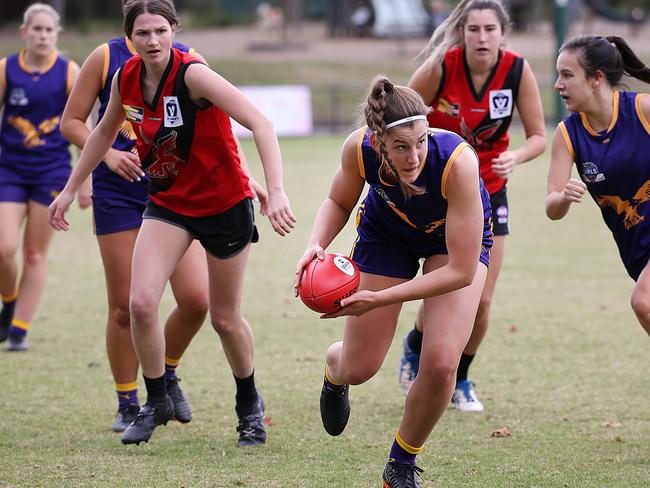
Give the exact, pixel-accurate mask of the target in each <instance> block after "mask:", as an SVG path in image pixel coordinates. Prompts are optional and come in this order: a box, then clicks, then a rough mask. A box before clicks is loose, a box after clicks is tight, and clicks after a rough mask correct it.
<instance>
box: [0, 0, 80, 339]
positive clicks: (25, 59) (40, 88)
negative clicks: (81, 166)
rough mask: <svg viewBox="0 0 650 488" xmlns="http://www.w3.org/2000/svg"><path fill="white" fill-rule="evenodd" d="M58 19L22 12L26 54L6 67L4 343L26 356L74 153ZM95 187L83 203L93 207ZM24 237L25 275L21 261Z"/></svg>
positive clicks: (35, 9) (2, 72)
mask: <svg viewBox="0 0 650 488" xmlns="http://www.w3.org/2000/svg"><path fill="white" fill-rule="evenodd" d="M59 30H60V25H59V15H58V14H57V12H56V10H54V9H53V8H52V7H51V6H49V5H45V4H43V3H35V4H33V5H31V6H30V7H29V8H27V10H26V11H25V13H24V16H23V24H22V25H21V26H20V35H21V36H22V38H23V40H24V41H25V48H24V49H23V50H22V51H20V52H19V53H17V54H14V55H11V56H7V57H6V58H3V59H1V60H0V108H2V109H3V116H2V127H1V129H0V223H1V224H0V225H1V226H2V230H1V231H0V295H1V296H2V311H1V312H0V342H3V341H5V340H7V339H9V345H8V350H9V351H24V350H26V349H27V339H26V336H27V330H28V329H29V327H30V323H31V321H32V318H33V317H34V314H35V313H36V309H37V307H38V303H39V301H40V299H41V296H42V294H43V289H44V288H45V283H46V281H47V253H48V249H49V247H50V243H51V241H52V235H53V230H52V229H51V228H50V226H49V225H47V207H48V205H49V204H50V203H52V200H53V199H54V197H56V195H57V194H58V192H60V191H61V190H62V189H63V186H64V185H65V181H66V179H67V178H68V175H69V174H70V152H69V145H68V143H67V141H66V140H65V139H64V138H63V136H62V135H61V132H60V130H59V121H60V118H61V112H62V111H63V107H64V105H65V102H66V100H67V98H68V95H69V93H70V88H71V87H72V84H73V83H74V80H75V78H76V76H77V73H78V71H79V67H78V66H77V64H76V63H74V62H73V61H70V60H69V59H67V58H65V57H63V56H61V55H60V54H59V53H58V52H57V50H56V42H57V38H58V32H59ZM89 194H90V192H89V188H88V187H85V186H84V187H83V188H82V189H81V190H80V198H79V203H80V205H81V206H82V207H87V206H88V205H89V204H90V199H89ZM23 225H24V232H23V236H22V258H23V263H22V264H23V266H22V274H20V279H19V278H18V276H19V272H18V263H17V262H16V254H17V251H18V247H19V246H20V245H21V242H20V241H21V227H22V226H23Z"/></svg>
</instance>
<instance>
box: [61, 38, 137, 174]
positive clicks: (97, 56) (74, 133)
mask: <svg viewBox="0 0 650 488" xmlns="http://www.w3.org/2000/svg"><path fill="white" fill-rule="evenodd" d="M106 56H108V53H107V52H106V45H105V44H104V45H101V46H99V47H97V48H96V49H95V50H94V51H93V52H92V53H91V54H90V56H88V58H86V61H84V63H83V65H82V66H81V70H80V71H79V76H78V77H77V81H76V83H75V84H74V87H73V88H72V93H71V94H70V97H69V98H68V103H66V105H65V110H64V111H63V117H62V119H61V132H62V133H63V135H64V137H65V138H66V139H67V140H68V141H70V142H71V143H72V144H74V145H75V146H77V147H78V148H79V149H83V148H84V146H85V145H86V141H88V137H89V136H90V128H89V127H88V125H87V124H86V121H87V120H88V117H89V116H90V112H91V111H92V109H93V106H94V105H95V100H97V96H98V95H99V92H100V91H101V89H102V88H103V85H104V83H110V82H111V80H104V79H103V78H104V76H105V73H104V66H105V63H106V61H107V60H106ZM111 145H112V144H111ZM102 160H103V161H105V162H106V164H107V165H108V167H109V168H110V169H111V170H112V171H114V172H115V173H117V174H118V175H119V176H121V177H122V178H124V179H126V180H128V181H134V180H135V179H136V177H137V176H138V175H139V174H140V173H139V170H140V159H139V158H138V156H137V155H135V154H133V153H132V152H130V151H119V150H117V149H113V148H110V149H109V150H108V151H107V152H106V154H105V155H104V156H103V157H102Z"/></svg>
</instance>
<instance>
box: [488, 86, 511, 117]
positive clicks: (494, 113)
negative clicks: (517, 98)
mask: <svg viewBox="0 0 650 488" xmlns="http://www.w3.org/2000/svg"><path fill="white" fill-rule="evenodd" d="M511 115H512V90H511V89H509V88H508V89H507V90H490V118H491V119H502V118H504V117H510V116H511Z"/></svg>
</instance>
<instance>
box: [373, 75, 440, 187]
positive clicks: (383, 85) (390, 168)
mask: <svg viewBox="0 0 650 488" xmlns="http://www.w3.org/2000/svg"><path fill="white" fill-rule="evenodd" d="M429 110H430V109H429V107H427V105H426V104H425V103H424V101H423V100H422V97H420V95H419V94H418V93H417V92H416V91H415V90H412V89H411V88H408V87H406V86H399V85H394V84H393V83H392V82H391V81H390V80H389V79H388V78H386V77H385V76H384V75H379V76H377V77H375V79H374V80H373V81H372V83H371V85H370V91H369V93H368V98H367V100H366V104H365V107H364V109H363V115H364V118H365V122H366V124H367V125H368V127H369V128H370V129H371V130H373V131H374V132H375V134H377V142H378V144H379V152H380V155H381V165H380V167H379V176H380V177H381V178H382V179H383V180H384V181H386V182H388V183H391V184H399V186H400V188H401V190H402V193H403V194H404V197H405V198H406V199H408V198H410V197H413V196H416V195H422V194H423V193H424V192H425V190H424V189H423V188H420V187H419V186H416V185H413V184H411V183H404V182H403V181H402V180H401V179H400V178H399V176H398V173H397V169H396V168H395V166H394V165H393V162H392V161H391V160H390V157H389V156H388V151H387V150H386V145H385V143H384V136H385V135H386V130H387V129H386V126H387V125H388V124H390V123H391V122H395V121H398V120H402V119H405V118H407V117H412V116H415V115H422V116H426V115H427V114H428V113H429ZM413 124H414V122H412V121H411V122H405V123H404V124H400V126H401V125H405V126H410V127H413Z"/></svg>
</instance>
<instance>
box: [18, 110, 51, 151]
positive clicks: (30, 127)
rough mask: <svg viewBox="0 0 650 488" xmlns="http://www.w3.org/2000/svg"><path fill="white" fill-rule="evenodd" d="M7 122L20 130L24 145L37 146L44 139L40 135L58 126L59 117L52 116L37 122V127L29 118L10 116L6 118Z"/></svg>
mask: <svg viewBox="0 0 650 488" xmlns="http://www.w3.org/2000/svg"><path fill="white" fill-rule="evenodd" d="M7 121H8V122H9V124H11V126H12V127H13V128H14V129H16V130H17V131H18V132H20V133H21V134H22V135H23V136H24V139H23V144H24V145H25V147H30V148H31V147H38V146H42V145H43V144H45V141H44V140H43V139H41V137H40V136H44V135H46V134H51V133H52V132H54V130H55V129H56V128H57V127H58V126H59V117H58V116H56V117H52V118H51V119H45V120H44V121H43V122H41V123H40V124H38V128H37V127H36V126H35V125H34V124H32V123H31V122H30V121H29V120H27V119H24V118H22V117H19V116H17V115H16V116H12V117H9V118H8V119H7Z"/></svg>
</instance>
